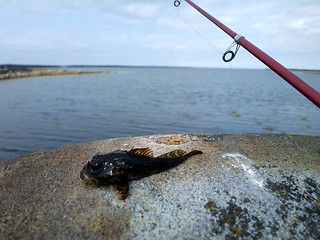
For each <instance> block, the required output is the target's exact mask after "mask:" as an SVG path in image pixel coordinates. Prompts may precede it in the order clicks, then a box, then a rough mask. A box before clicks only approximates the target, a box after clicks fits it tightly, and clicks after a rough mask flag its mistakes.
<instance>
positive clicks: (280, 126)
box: [174, 1, 285, 133]
mask: <svg viewBox="0 0 320 240" xmlns="http://www.w3.org/2000/svg"><path fill="white" fill-rule="evenodd" d="M176 4H177V5H176ZM174 6H175V7H178V6H180V2H179V4H178V1H175V2H174ZM177 14H178V16H179V18H180V19H181V20H182V21H183V22H184V23H185V24H186V25H187V26H189V27H190V28H191V29H192V30H193V31H194V32H195V33H196V34H197V35H199V36H200V37H201V38H202V39H203V40H204V41H206V42H207V43H208V44H209V45H210V46H211V47H212V48H213V49H214V50H215V51H216V52H218V53H219V54H220V55H222V59H223V61H224V62H226V63H227V64H228V65H229V68H230V69H231V71H232V73H233V75H234V77H235V79H236V80H237V82H238V83H239V84H240V86H241V88H242V89H243V90H244V91H245V92H246V93H247V95H248V96H250V98H251V99H252V100H253V102H254V104H255V105H256V106H257V107H258V108H259V109H260V110H261V111H262V112H264V113H265V115H266V117H267V118H268V119H269V120H271V121H273V122H274V123H275V124H276V125H277V126H278V129H279V130H281V131H282V133H284V132H285V131H284V128H283V127H282V124H281V123H280V122H279V121H277V120H276V119H275V118H274V117H273V115H272V114H270V113H269V112H268V111H267V110H266V108H265V107H264V106H262V105H261V104H260V103H259V101H258V100H257V99H256V98H255V96H254V95H253V94H252V92H251V91H250V90H249V89H248V88H247V87H246V86H245V84H244V83H243V82H242V81H241V80H240V78H239V77H238V75H237V74H236V72H235V71H234V69H233V67H232V64H231V60H233V59H234V57H235V55H236V54H237V52H238V50H239V48H240V45H238V44H237V43H236V42H233V43H232V44H231V45H230V46H229V48H228V49H227V51H225V52H224V53H222V52H221V51H219V49H218V48H216V47H215V46H214V44H213V43H212V42H211V41H210V40H208V39H207V38H206V37H205V36H204V35H203V34H201V33H200V31H198V30H197V29H196V28H195V27H193V26H192V24H191V23H190V22H188V21H187V20H186V19H185V18H184V17H183V16H182V15H181V14H180V9H178V11H177ZM234 46H235V47H236V50H235V52H233V51H231V49H232V48H233V47H234ZM228 54H231V57H229V58H227V55H228Z"/></svg>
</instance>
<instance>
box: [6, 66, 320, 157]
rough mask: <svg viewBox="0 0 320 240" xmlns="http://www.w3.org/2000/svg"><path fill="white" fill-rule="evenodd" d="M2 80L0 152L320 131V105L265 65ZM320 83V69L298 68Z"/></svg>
mask: <svg viewBox="0 0 320 240" xmlns="http://www.w3.org/2000/svg"><path fill="white" fill-rule="evenodd" d="M85 69H86V70H101V71H111V73H109V74H106V73H102V74H83V75H66V76H43V77H30V78H19V79H10V80H4V81H0V160H4V159H9V158H13V157H17V156H20V155H23V154H27V153H31V152H36V151H43V150H47V149H52V148H56V147H60V146H64V145H67V144H74V143H80V142H88V141H93V140H99V139H107V138H116V137H129V136H141V135H149V134H173V133H196V134H197V133H203V134H216V133H274V134H278V133H289V134H300V135H316V136H319V135H320V120H319V119H320V110H319V108H318V107H316V106H314V105H313V104H312V103H311V102H310V101H309V100H308V99H306V98H305V97H304V96H303V95H301V94H300V93H299V92H298V91H297V90H295V89H294V88H293V87H292V86H290V85H289V84H288V83H287V82H285V81H284V80H282V79H281V78H280V77H278V76H277V75H276V74H275V73H273V72H272V71H270V70H266V69H209V68H151V67H101V68H88V67H86V68H85ZM294 73H295V74H296V75H298V76H299V77H300V78H301V79H303V80H304V81H305V82H307V83H308V84H309V85H311V86H312V87H313V88H315V89H316V90H317V91H320V74H314V73H313V72H309V71H295V72H294Z"/></svg>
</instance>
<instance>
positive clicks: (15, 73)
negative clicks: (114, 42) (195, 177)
mask: <svg viewBox="0 0 320 240" xmlns="http://www.w3.org/2000/svg"><path fill="white" fill-rule="evenodd" d="M97 73H110V71H88V70H76V69H61V68H45V67H41V68H29V67H23V66H21V67H7V66H5V67H0V80H5V79H12V78H21V77H36V76H50V75H69V74H97Z"/></svg>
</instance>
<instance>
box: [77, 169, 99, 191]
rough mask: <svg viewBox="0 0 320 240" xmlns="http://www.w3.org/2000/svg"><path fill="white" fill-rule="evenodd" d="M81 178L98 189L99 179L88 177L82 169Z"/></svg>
mask: <svg viewBox="0 0 320 240" xmlns="http://www.w3.org/2000/svg"><path fill="white" fill-rule="evenodd" d="M80 178H81V179H82V180H83V181H84V182H85V183H86V184H90V185H91V186H92V187H96V186H97V185H98V184H99V181H98V179H95V178H93V177H90V176H88V175H87V174H86V173H85V172H84V170H83V169H82V170H81V172H80Z"/></svg>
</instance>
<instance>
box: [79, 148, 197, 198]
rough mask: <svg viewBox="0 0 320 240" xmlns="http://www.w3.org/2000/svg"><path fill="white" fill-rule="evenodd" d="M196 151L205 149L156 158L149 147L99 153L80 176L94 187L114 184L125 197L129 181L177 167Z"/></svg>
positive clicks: (115, 188) (176, 152)
mask: <svg viewBox="0 0 320 240" xmlns="http://www.w3.org/2000/svg"><path fill="white" fill-rule="evenodd" d="M196 154H202V152H201V151H198V150H194V151H191V152H190V153H188V154H186V153H185V151H183V150H175V151H172V152H169V153H165V154H163V155H160V156H158V157H156V158H155V157H153V153H152V151H151V150H150V149H149V148H136V149H131V150H129V151H114V152H110V153H106V154H97V155H95V156H94V157H93V158H92V160H91V161H90V162H88V163H87V164H86V165H85V166H84V167H83V169H82V170H81V172H80V178H81V179H82V180H83V181H85V182H86V183H87V184H90V185H91V186H97V185H107V184H113V185H114V190H115V192H116V194H117V195H118V198H119V199H121V200H124V199H125V198H126V197H127V196H128V192H129V182H128V181H129V180H136V179H141V178H143V177H147V176H150V175H152V174H154V173H158V172H161V171H164V170H167V169H169V168H172V167H175V166H177V165H179V164H180V163H182V162H183V161H184V160H186V159H187V158H189V157H191V156H193V155H196Z"/></svg>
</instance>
